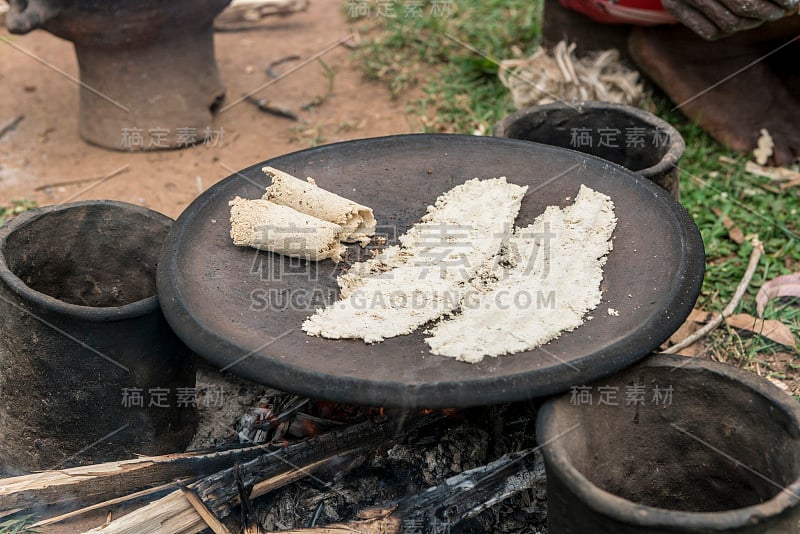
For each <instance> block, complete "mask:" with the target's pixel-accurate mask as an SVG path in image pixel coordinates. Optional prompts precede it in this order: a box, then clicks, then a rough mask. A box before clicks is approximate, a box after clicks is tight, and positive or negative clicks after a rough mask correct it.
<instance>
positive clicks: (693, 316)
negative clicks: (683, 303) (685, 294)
mask: <svg viewBox="0 0 800 534" xmlns="http://www.w3.org/2000/svg"><path fill="white" fill-rule="evenodd" d="M713 317H714V314H713V313H711V312H707V311H705V310H701V309H698V308H695V309H693V310H692V312H691V313H690V314H689V317H687V318H686V320H685V321H684V322H683V324H682V325H681V326H680V327H679V328H678V329H677V330H676V331H675V332H674V333H673V334H672V335H671V336H670V337H669V340H668V341H667V342H666V343H664V345H662V349H663V350H666V349H667V348H669V347H670V346H671V345H677V344H678V343H680V342H681V341H683V340H684V339H686V338H687V337H689V336H691V335H692V334H694V333H695V332H696V331H697V330H699V329H700V328H701V327H702V326H703V325H704V324H705V323H707V322H708V321H710V320H711V319H712V318H713ZM701 341H702V340H698V342H697V343H693V344H692V345H690V346H688V347H686V348H685V349H683V350H681V354H682V355H684V356H697V355H698V354H700V353H701V352H703V351H705V346H704V345H703V343H701Z"/></svg>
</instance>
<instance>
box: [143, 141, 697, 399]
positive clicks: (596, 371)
mask: <svg viewBox="0 0 800 534" xmlns="http://www.w3.org/2000/svg"><path fill="white" fill-rule="evenodd" d="M267 164H268V165H271V166H273V167H277V168H279V169H281V170H284V171H286V172H289V173H291V174H294V175H296V176H299V177H301V178H304V177H306V176H312V177H313V178H314V179H315V180H316V181H317V184H318V185H320V186H321V187H323V188H326V189H329V190H331V191H333V192H335V193H338V194H340V195H343V196H346V197H348V198H351V199H353V200H354V201H356V202H359V203H362V204H365V205H368V206H370V207H372V208H373V209H374V211H375V216H376V218H377V220H378V224H379V232H382V233H384V234H386V235H387V237H388V238H389V244H391V242H392V241H393V240H394V239H396V237H397V235H395V233H394V232H395V230H393V229H395V228H396V232H398V233H402V232H404V231H405V230H406V229H407V228H408V227H409V226H410V225H411V224H413V223H414V222H416V221H417V220H418V219H419V218H420V217H421V216H422V215H423V214H424V213H425V208H426V206H428V205H429V204H432V203H433V202H434V200H435V199H436V197H437V196H438V195H440V194H441V193H443V192H444V191H447V190H448V189H450V188H452V187H453V186H455V185H457V184H460V183H463V182H464V181H465V180H468V179H470V178H474V177H481V178H490V177H495V176H506V177H507V178H508V180H509V181H510V182H513V183H517V184H521V185H528V186H529V189H528V193H527V195H526V196H525V199H524V201H523V203H522V209H521V211H520V214H519V216H518V218H517V224H518V225H520V226H521V225H527V224H529V223H530V222H532V221H533V219H534V218H535V217H536V216H537V215H539V214H540V213H541V212H542V211H543V210H544V208H545V207H546V206H548V205H553V204H555V205H561V206H564V205H567V204H569V203H570V202H571V200H567V199H568V198H569V199H574V198H575V195H576V194H577V192H578V189H579V187H580V185H581V184H586V185H587V186H589V187H591V188H593V189H595V190H598V191H600V192H602V193H605V194H608V195H610V196H611V198H612V199H613V201H614V203H615V205H616V214H617V218H618V223H617V227H616V230H615V232H614V237H613V241H614V249H613V251H612V252H611V253H610V254H609V257H608V263H607V264H606V266H605V269H604V281H603V291H604V293H603V302H602V303H601V304H600V306H599V307H598V309H597V310H596V312H595V313H593V316H594V318H593V319H592V320H590V321H588V322H586V323H585V324H584V325H583V326H581V327H580V328H578V329H576V330H575V331H573V332H569V333H566V334H564V335H562V336H561V337H560V338H559V339H557V340H555V341H553V342H551V343H548V344H547V345H545V346H543V347H540V348H539V349H537V350H533V351H530V352H524V353H519V354H514V355H510V356H503V357H500V358H487V359H486V360H484V361H483V362H481V363H479V364H467V363H462V362H458V361H455V360H452V359H449V358H445V357H440V356H436V355H433V354H430V353H429V352H428V350H427V345H425V343H424V341H423V339H424V335H423V334H422V332H421V331H418V332H416V333H414V334H411V335H407V336H401V337H396V338H393V339H388V340H386V341H384V342H382V343H378V344H374V345H367V344H365V343H363V342H362V341H359V340H329V339H321V338H316V337H310V336H307V335H306V334H305V333H304V332H303V331H302V330H301V323H302V322H303V320H304V319H305V318H306V317H307V316H308V315H309V314H311V313H313V310H314V308H315V307H320V306H321V305H322V304H324V303H325V302H326V301H327V300H330V299H335V297H336V296H337V286H336V280H335V278H336V275H337V274H339V273H341V272H342V270H343V269H345V268H346V266H347V263H346V262H343V263H340V264H339V265H338V266H337V265H335V264H333V263H332V262H331V261H330V260H326V261H323V262H320V263H317V264H315V263H308V264H307V263H306V262H304V261H300V260H290V259H289V258H285V257H282V256H277V255H275V254H273V253H270V252H258V251H255V250H252V249H248V248H240V247H236V246H234V245H233V243H232V242H231V239H230V236H229V232H230V223H229V207H228V201H229V200H230V199H232V198H233V197H235V196H236V195H239V196H242V197H245V198H258V197H260V196H261V195H262V194H263V192H264V188H265V187H266V186H267V185H269V179H268V178H267V176H266V175H264V174H263V173H262V172H261V168H262V167H263V166H264V165H267ZM486 209H492V206H486ZM348 254H349V258H348V260H349V261H354V260H357V259H363V258H364V257H365V252H364V251H362V250H360V249H359V248H358V246H357V245H353V246H351V247H350V251H349V253H348ZM703 267H704V252H703V244H702V241H701V239H700V235H699V232H698V230H697V227H696V226H695V225H694V223H693V221H692V220H691V218H690V217H689V214H688V213H687V212H686V211H685V210H684V209H683V207H681V206H680V205H679V204H678V203H677V202H675V200H673V199H672V198H671V197H670V196H669V195H668V194H667V193H666V192H665V191H663V190H661V189H659V188H658V187H656V186H654V185H653V184H651V183H649V182H648V181H646V180H644V179H642V178H640V177H638V176H636V175H634V174H633V173H632V172H629V171H627V170H625V169H623V168H622V167H619V166H617V165H614V164H612V163H609V162H606V161H604V160H601V159H598V158H595V157H592V156H587V155H585V154H581V153H578V152H575V151H572V150H566V149H562V148H555V147H551V146H545V145H538V144H534V143H530V142H525V141H517V140H512V139H500V138H492V137H473V136H462V135H401V136H392V137H383V138H375V139H364V140H358V141H350V142H345V143H338V144H333V145H327V146H322V147H317V148H313V149H310V150H303V151H300V152H295V153H293V154H288V155H285V156H281V157H278V158H275V159H272V160H269V161H267V162H264V163H259V164H258V165H253V166H252V167H249V168H247V169H244V170H243V171H241V172H239V173H236V174H234V175H232V176H230V177H228V178H226V179H225V180H223V181H221V182H220V183H218V184H216V185H215V186H213V187H212V188H210V189H209V190H208V191H206V192H205V193H203V194H202V195H201V196H200V197H199V198H197V199H196V200H195V201H194V202H193V203H192V204H191V205H190V206H189V208H188V209H187V210H186V211H185V212H184V213H183V214H182V215H181V216H180V218H179V219H178V221H177V222H176V223H175V224H174V226H173V227H172V230H171V233H170V235H169V237H168V239H167V243H166V246H165V247H164V252H163V254H162V258H161V262H160V264H159V266H158V292H159V300H160V302H161V305H162V307H163V309H164V314H165V316H166V317H167V320H168V321H169V323H170V325H171V326H172V328H173V329H174V330H175V332H176V333H177V334H178V336H180V337H181V338H182V339H183V340H184V341H185V342H186V343H187V344H188V345H189V346H190V347H191V348H192V349H193V350H195V351H196V352H197V353H198V354H200V355H201V356H203V357H205V358H206V359H208V360H209V361H210V362H212V363H213V364H215V365H217V366H219V367H220V368H224V369H226V370H227V371H229V372H232V373H235V374H237V375H240V376H243V377H245V378H248V379H250V380H254V381H256V382H260V383H263V384H266V385H269V386H272V387H275V388H279V389H281V390H284V391H290V392H294V393H298V394H303V395H308V396H311V397H314V398H321V399H329V400H333V401H340V402H348V403H355V404H367V405H372V406H404V407H428V408H439V407H463V406H471V405H481V404H490V403H498V402H507V401H515V400H522V399H527V398H533V397H540V396H545V395H549V394H553V393H557V392H560V391H564V390H566V389H568V388H569V387H570V386H571V385H580V384H583V383H587V382H589V381H592V380H595V379H597V378H600V377H603V376H605V375H608V374H611V373H614V372H615V371H617V370H619V369H621V368H623V367H625V366H627V365H630V364H632V363H634V362H635V361H637V360H639V359H641V358H642V357H644V356H646V355H647V354H649V353H650V352H651V351H652V350H653V349H655V348H656V347H658V345H659V344H660V343H662V342H663V341H664V340H665V339H666V338H667V337H669V336H670V335H671V334H672V332H674V331H675V330H676V329H677V328H678V326H679V325H680V324H681V322H682V321H683V320H684V319H685V318H686V316H687V315H688V314H689V312H690V310H691V308H692V306H693V304H694V302H695V299H696V297H697V294H698V292H699V290H700V285H701V282H702V278H703ZM551 276H552V274H551ZM326 299H327V300H326ZM608 308H614V309H615V310H617V311H618V312H619V316H611V315H609V314H608V313H607V309H608Z"/></svg>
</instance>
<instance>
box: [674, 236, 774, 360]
mask: <svg viewBox="0 0 800 534" xmlns="http://www.w3.org/2000/svg"><path fill="white" fill-rule="evenodd" d="M752 243H753V252H751V253H750V261H749V262H748V263H747V269H746V270H745V272H744V276H743V277H742V280H741V282H739V286H738V287H737V288H736V292H735V293H734V294H733V298H732V299H731V301H730V303H729V304H728V305H727V306H726V307H725V309H724V310H722V313H720V314H716V315H714V318H713V319H711V320H710V321H709V322H708V323H706V325H705V326H703V328H701V329H700V330H698V331H696V332H695V333H693V334H692V335H690V336H689V337H687V338H686V339H684V340H683V341H681V342H680V343H677V344H675V345H673V346H671V347H669V348H668V349H666V350H664V351H663V352H662V354H676V353H677V352H678V351H679V350H683V349H685V348H686V347H688V346H690V345H693V344H694V343H696V342H697V341H699V340H700V339H702V338H704V337H705V336H707V335H708V334H709V333H711V332H712V331H713V330H714V329H715V328H717V327H718V326H719V325H720V324H722V321H724V320H725V318H726V317H730V316H731V315H733V312H735V311H736V308H737V307H738V306H739V303H740V302H741V301H742V297H744V294H745V292H746V291H747V287H748V286H749V285H750V281H751V280H752V279H753V275H754V274H755V272H756V267H758V261H759V260H760V259H761V254H762V253H763V252H764V246H763V245H762V244H761V241H759V240H758V236H756V237H754V238H753V241H752Z"/></svg>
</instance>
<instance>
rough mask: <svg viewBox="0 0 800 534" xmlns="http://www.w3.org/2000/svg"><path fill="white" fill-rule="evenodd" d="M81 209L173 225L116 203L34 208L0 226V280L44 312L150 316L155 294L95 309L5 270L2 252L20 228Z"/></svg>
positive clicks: (91, 317)
mask: <svg viewBox="0 0 800 534" xmlns="http://www.w3.org/2000/svg"><path fill="white" fill-rule="evenodd" d="M84 206H104V207H110V208H114V209H117V210H120V212H135V213H139V214H141V215H146V216H148V217H154V218H156V219H161V220H163V221H164V222H166V223H168V224H170V225H171V224H172V223H173V220H172V219H171V218H169V217H167V216H166V215H164V214H163V213H159V212H157V211H154V210H151V209H148V208H145V207H143V206H138V205H136V204H130V203H128V202H120V201H117V200H80V201H77V202H69V203H65V204H55V205H52V206H43V207H41V208H34V209H32V210H29V211H26V212H24V213H21V214H19V215H17V216H16V217H14V218H13V219H11V220H10V221H8V222H7V223H6V224H4V225H3V226H2V227H0V281H2V282H3V283H4V284H5V285H6V286H7V287H8V288H10V289H11V290H12V291H13V292H14V293H16V294H17V295H18V296H19V297H20V298H22V300H23V301H24V302H26V303H30V304H33V305H34V306H36V307H38V308H39V309H41V310H43V311H47V312H53V313H57V314H61V315H66V316H69V317H72V318H76V319H82V320H87V321H98V322H101V321H118V320H123V319H133V318H135V317H141V316H143V315H146V314H149V313H152V312H153V311H155V310H156V309H158V307H159V302H158V294H157V293H154V294H153V295H151V296H149V297H146V298H144V299H140V300H137V301H135V302H129V303H128V304H124V305H122V306H106V307H95V306H82V305H80V304H70V303H68V302H64V301H62V300H59V299H57V298H55V297H51V296H50V295H47V294H45V293H42V292H40V291H37V290H35V289H33V288H31V287H30V286H28V284H26V283H25V282H24V281H22V279H21V278H19V277H18V276H17V275H16V274H14V272H13V271H11V269H10V268H9V267H8V263H7V262H6V257H5V254H4V253H2V251H3V250H4V249H5V247H6V243H7V241H8V238H9V237H10V236H11V234H13V233H14V232H15V231H17V230H19V229H20V228H22V227H23V226H24V225H26V224H28V223H30V222H33V221H35V220H37V219H40V218H42V217H44V216H46V215H49V214H51V213H56V212H61V211H67V210H71V209H74V208H79V207H84ZM26 311H27V310H26Z"/></svg>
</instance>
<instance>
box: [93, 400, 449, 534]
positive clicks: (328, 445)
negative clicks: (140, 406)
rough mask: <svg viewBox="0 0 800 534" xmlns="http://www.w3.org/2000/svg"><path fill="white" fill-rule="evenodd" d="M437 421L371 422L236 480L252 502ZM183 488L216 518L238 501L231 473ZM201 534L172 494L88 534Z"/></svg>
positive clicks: (273, 455)
mask: <svg viewBox="0 0 800 534" xmlns="http://www.w3.org/2000/svg"><path fill="white" fill-rule="evenodd" d="M442 417H443V416H442V415H441V414H437V413H433V414H428V415H423V416H419V417H415V418H412V419H411V421H410V422H409V423H408V424H406V425H405V426H404V427H403V428H402V429H400V428H398V425H397V422H396V421H395V420H392V419H389V418H388V417H376V418H371V419H368V420H367V421H363V422H361V423H357V424H354V425H349V426H347V427H344V428H337V429H335V430H332V431H330V432H327V433H325V434H321V435H319V436H316V437H313V438H308V439H305V440H302V441H299V442H296V443H293V444H291V445H289V446H287V447H285V448H282V449H278V450H275V451H271V452H268V453H266V454H262V455H261V456H259V457H257V458H255V459H253V460H250V461H249V462H245V463H243V464H241V465H238V471H239V475H240V476H241V481H242V483H243V484H245V485H246V486H251V485H252V487H253V489H252V491H251V495H250V497H251V498H256V497H258V496H261V495H264V494H266V493H268V492H270V491H273V490H275V489H277V488H279V487H283V486H285V485H286V484H290V483H291V482H294V481H295V480H298V479H300V478H304V477H306V476H313V475H314V472H315V471H316V470H318V469H321V468H324V467H325V466H329V465H333V464H334V463H336V462H339V461H341V457H342V456H343V455H346V454H350V453H353V452H358V451H363V450H371V449H374V448H376V447H378V446H380V445H385V446H390V445H392V444H394V443H396V442H398V441H400V440H401V439H402V438H403V437H405V435H406V434H407V433H408V432H411V431H412V430H416V429H419V428H422V427H423V426H425V425H428V424H431V423H433V422H435V421H438V420H440V419H442ZM188 487H189V488H191V489H192V490H194V491H195V492H196V493H197V495H198V497H200V499H201V500H202V501H203V503H204V505H205V506H206V507H207V508H208V509H209V510H210V511H211V512H212V513H214V514H215V515H216V516H217V517H219V518H224V517H225V516H226V515H227V514H229V513H230V507H232V506H234V505H235V504H236V503H237V502H238V500H239V495H238V486H237V483H236V471H235V468H234V467H231V468H228V469H225V470H223V471H219V472H217V473H214V474H211V475H208V476H206V477H204V478H202V479H200V480H198V481H197V482H194V483H192V484H189V485H188ZM198 527H199V528H198ZM203 528H205V522H204V521H203V519H202V517H201V516H200V515H199V514H198V513H197V510H195V508H194V507H193V506H192V505H191V503H190V502H189V501H188V500H187V499H186V496H185V494H184V493H183V492H182V491H180V490H178V491H174V492H172V493H170V494H169V495H167V496H166V497H163V498H162V499H159V500H157V501H154V502H152V503H150V504H148V505H147V506H145V507H143V508H139V509H138V510H134V511H133V512H131V513H129V514H127V515H124V516H122V517H120V518H118V519H116V520H114V521H112V522H111V523H109V524H108V525H105V526H103V527H98V528H95V529H92V530H90V531H88V532H91V533H95V532H97V533H100V532H102V533H103V534H145V533H148V532H153V533H155V532H157V533H158V534H192V533H194V532H196V530H193V529H198V530H202V529H203Z"/></svg>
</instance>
